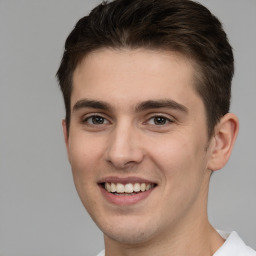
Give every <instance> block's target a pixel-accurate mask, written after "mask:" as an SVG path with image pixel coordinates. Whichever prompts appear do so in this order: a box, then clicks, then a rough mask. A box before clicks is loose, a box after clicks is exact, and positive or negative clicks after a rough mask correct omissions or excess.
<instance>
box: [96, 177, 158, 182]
mask: <svg viewBox="0 0 256 256" xmlns="http://www.w3.org/2000/svg"><path fill="white" fill-rule="evenodd" d="M106 182H108V183H121V184H128V183H132V184H134V183H147V184H157V183H156V182H155V181H151V180H148V179H144V178H140V177H135V176H131V177H117V176H108V177H104V178H102V179H100V180H99V182H98V183H99V184H100V183H106Z"/></svg>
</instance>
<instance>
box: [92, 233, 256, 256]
mask: <svg viewBox="0 0 256 256" xmlns="http://www.w3.org/2000/svg"><path fill="white" fill-rule="evenodd" d="M218 232H219V234H220V235H221V236H222V237H223V238H224V239H225V240H226V241H225V243H224V244H223V245H222V246H221V247H220V248H219V249H218V250H217V251H216V252H215V253H214V254H213V256H256V251H254V250H253V249H252V248H250V247H248V246H247V245H246V244H245V243H244V242H243V240H242V239H241V238H240V237H239V236H238V234H237V233H236V232H235V231H233V232H231V233H227V232H223V231H219V230H218ZM97 256H105V251H104V250H103V251H101V252H100V253H99V254H98V255H97Z"/></svg>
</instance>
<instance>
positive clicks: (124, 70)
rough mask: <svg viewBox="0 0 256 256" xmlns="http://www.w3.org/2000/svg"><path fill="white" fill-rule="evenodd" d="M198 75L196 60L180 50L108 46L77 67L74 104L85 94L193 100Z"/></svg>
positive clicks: (123, 98) (115, 98) (118, 98)
mask: <svg viewBox="0 0 256 256" xmlns="http://www.w3.org/2000/svg"><path fill="white" fill-rule="evenodd" d="M194 77H195V69H194V66H193V64H192V62H191V61H190V60H188V59H187V58H185V57H184V56H183V55H181V54H179V53H176V52H169V51H156V50H148V49H105V48H104V49H100V50H97V51H95V52H92V53H90V54H88V55H87V56H86V57H85V58H84V59H83V60H82V62H81V63H80V64H79V65H78V66H77V68H76V69H75V71H74V74H73V92H72V95H71V106H72V105H74V104H75V102H76V101H78V100H79V99H80V98H83V97H85V98H92V99H95V98H96V99H97V100H102V99H103V98H104V99H105V100H107V101H110V102H112V103H118V102H119V103H120V104H121V103H123V104H125V103H132V102H136V101H138V102H139V101H143V100H151V99H152V98H154V99H158V98H160V99H163V98H174V99H175V100H177V101H188V100H189V99H190V101H191V100H193V98H195V96H197V95H196V94H197V93H196V91H195V89H194V87H195V86H194V84H195V79H194ZM193 96H194V97H193Z"/></svg>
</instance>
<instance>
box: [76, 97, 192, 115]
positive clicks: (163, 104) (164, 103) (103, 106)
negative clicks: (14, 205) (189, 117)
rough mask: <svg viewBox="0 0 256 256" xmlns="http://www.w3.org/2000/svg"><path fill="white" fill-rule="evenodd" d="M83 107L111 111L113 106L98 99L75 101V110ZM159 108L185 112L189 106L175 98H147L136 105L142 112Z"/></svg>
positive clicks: (136, 108) (136, 109) (137, 109)
mask: <svg viewBox="0 0 256 256" xmlns="http://www.w3.org/2000/svg"><path fill="white" fill-rule="evenodd" d="M82 108H94V109H100V110H105V111H111V110H112V109H113V107H111V105H110V104H109V103H107V102H104V101H98V100H90V99H81V100H79V101H77V102H76V103H75V105H74V106H73V112H74V111H77V110H79V109H82ZM158 108H170V109H175V110H179V111H181V112H184V113H188V108H187V107H186V106H184V105H182V104H180V103H178V102H176V101H174V100H171V99H163V100H147V101H144V102H141V103H139V104H138V105H137V106H135V111H136V112H142V111H145V110H149V109H158Z"/></svg>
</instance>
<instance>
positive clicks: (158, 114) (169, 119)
mask: <svg viewBox="0 0 256 256" xmlns="http://www.w3.org/2000/svg"><path fill="white" fill-rule="evenodd" d="M156 117H162V118H165V119H166V120H168V121H169V122H170V123H173V122H174V121H175V118H174V117H172V116H170V115H167V114H163V113H151V114H149V115H148V118H147V120H146V122H148V121H149V120H150V119H152V118H156Z"/></svg>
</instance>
